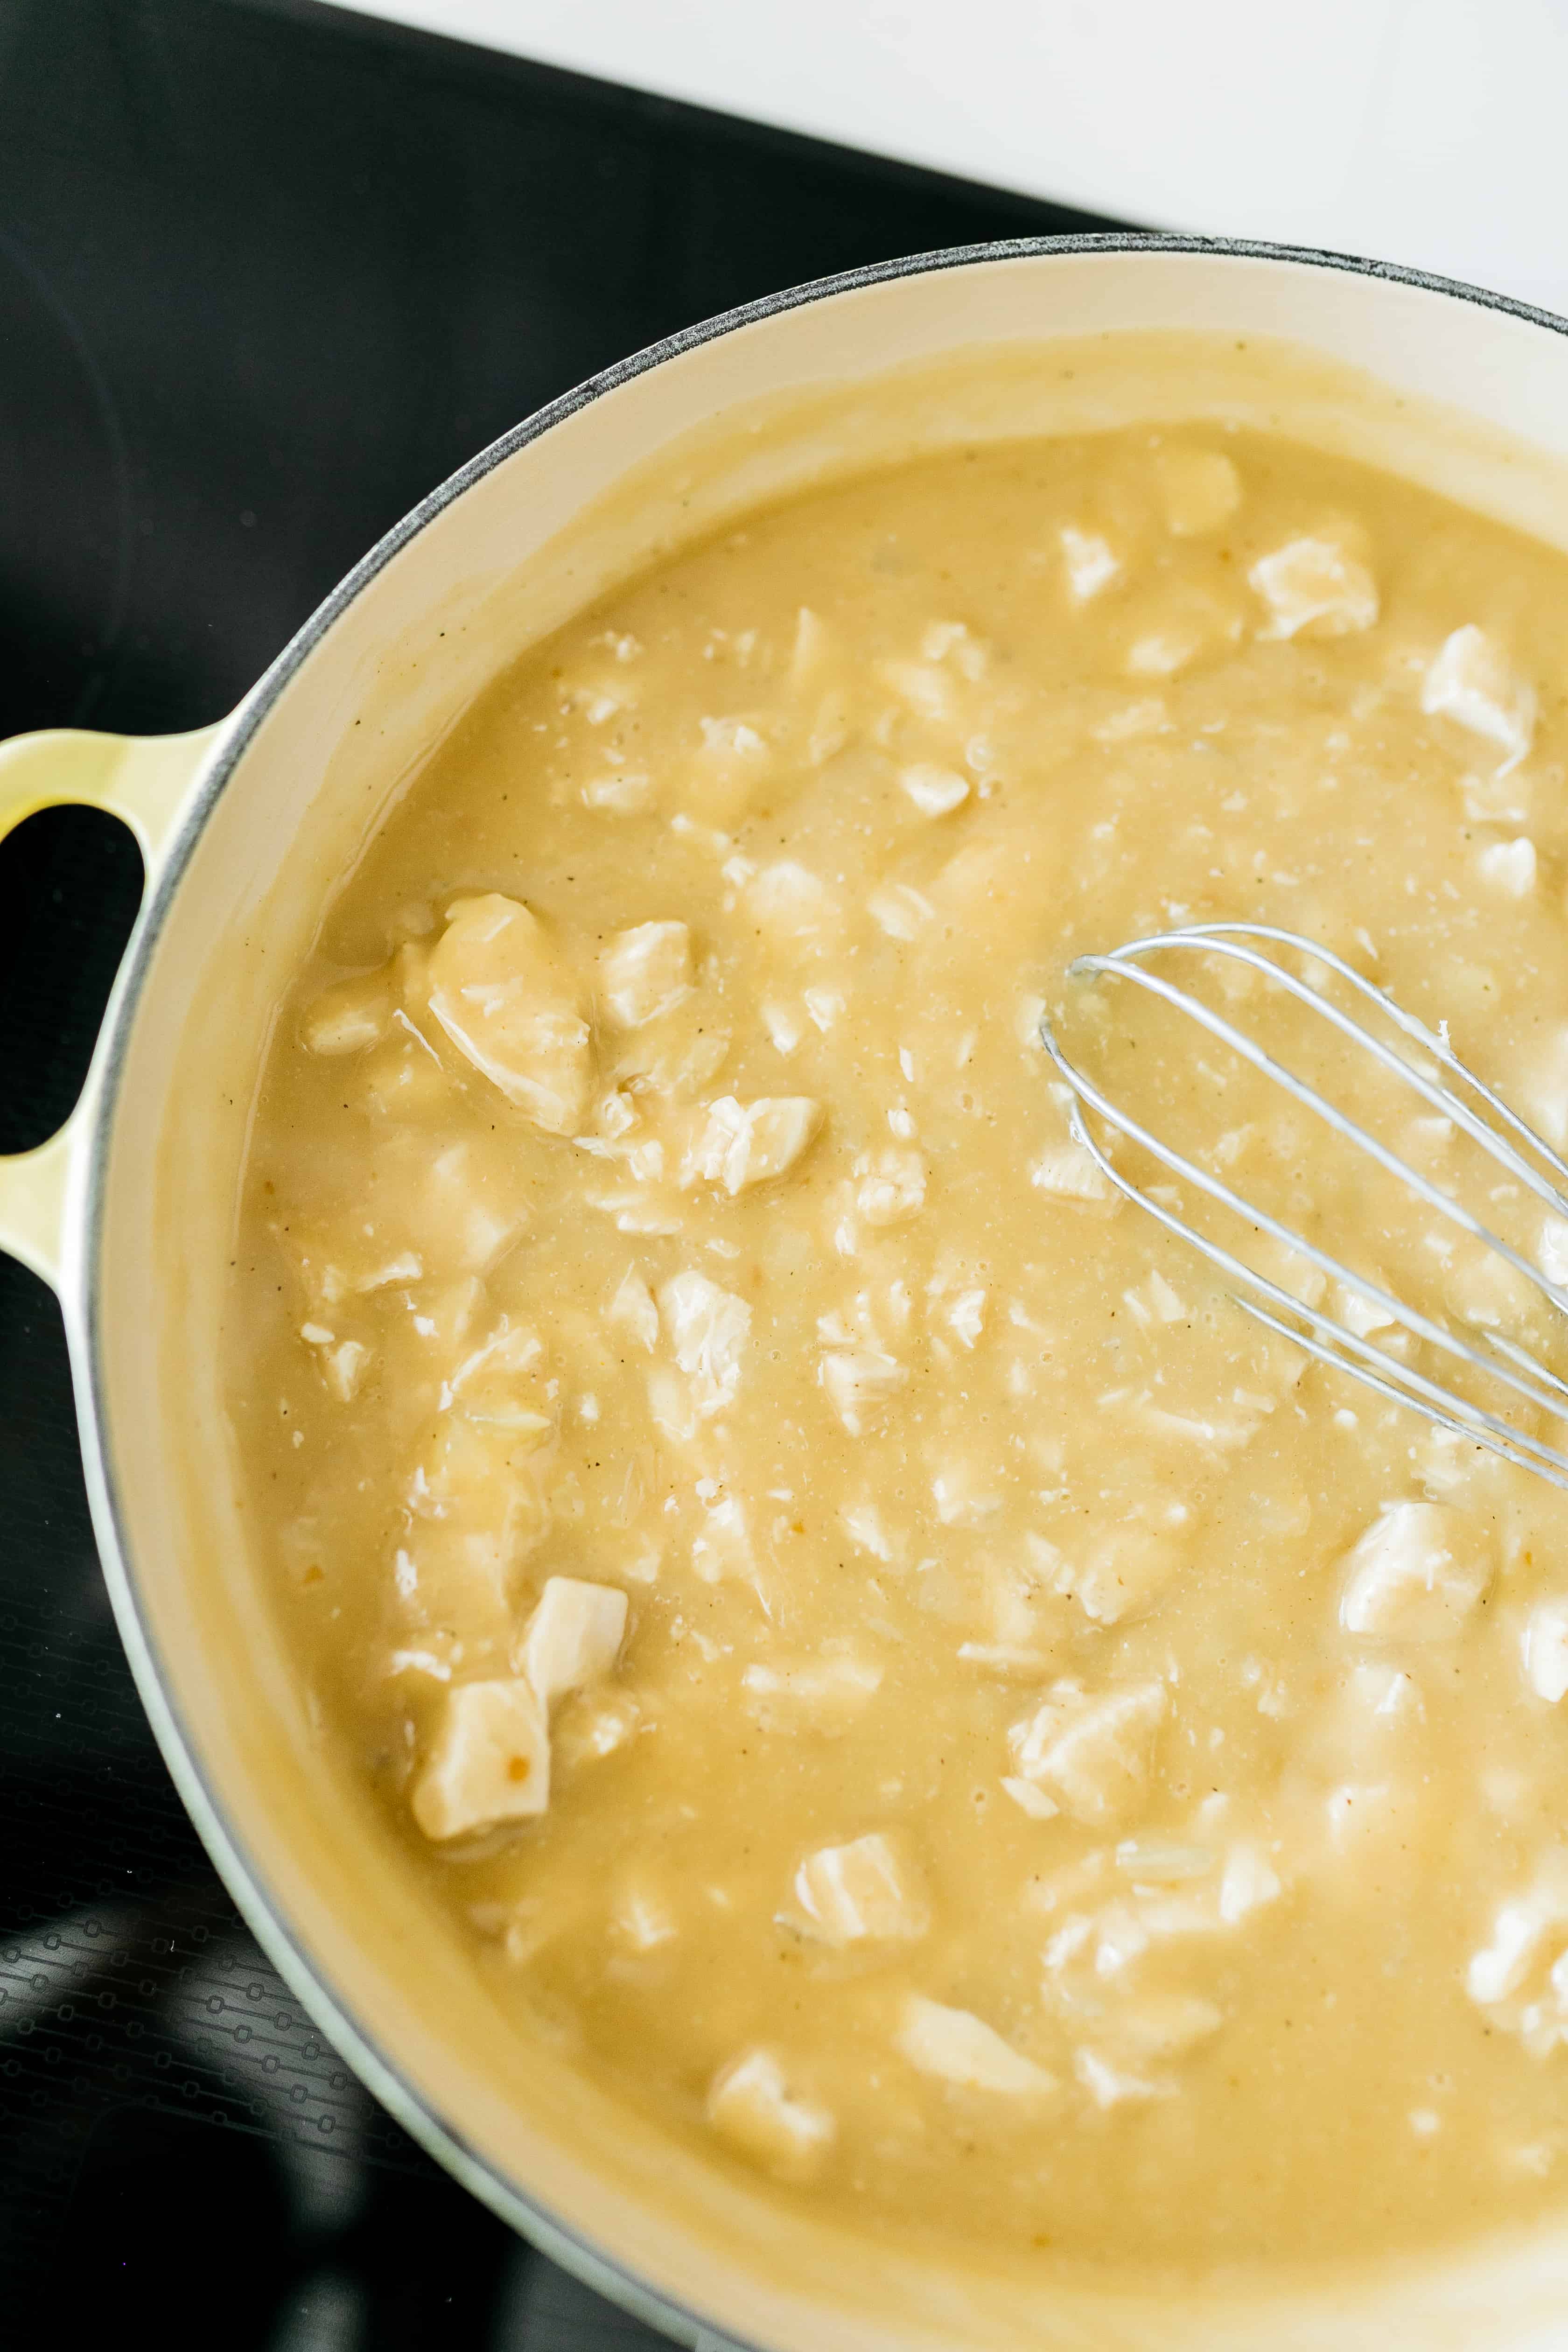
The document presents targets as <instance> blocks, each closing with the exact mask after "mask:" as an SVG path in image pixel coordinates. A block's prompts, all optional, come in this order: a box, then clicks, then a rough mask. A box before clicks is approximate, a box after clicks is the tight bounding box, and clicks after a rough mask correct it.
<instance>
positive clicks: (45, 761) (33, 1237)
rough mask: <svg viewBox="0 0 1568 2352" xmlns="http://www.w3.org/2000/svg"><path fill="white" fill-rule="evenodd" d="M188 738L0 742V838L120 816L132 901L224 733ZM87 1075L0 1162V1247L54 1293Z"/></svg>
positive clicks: (62, 734) (199, 732)
mask: <svg viewBox="0 0 1568 2352" xmlns="http://www.w3.org/2000/svg"><path fill="white" fill-rule="evenodd" d="M226 725H227V721H226V720H225V721H223V722H222V723H221V724H220V725H218V726H216V727H198V728H197V729H195V731H194V732H193V733H191V734H188V735H147V736H133V735H89V734H86V733H83V732H81V731H80V730H77V729H74V728H65V727H59V728H51V729H49V730H47V731H46V732H45V733H42V734H37V735H17V736H14V737H13V738H12V740H11V741H10V742H8V743H0V840H4V839H5V835H7V834H8V833H10V832H13V831H14V830H15V828H16V826H17V825H19V824H21V823H22V822H23V820H24V818H26V817H29V816H32V815H33V814H35V813H36V812H37V810H38V809H45V808H58V807H59V806H60V805H61V804H62V803H66V802H78V803H81V804H83V805H84V806H86V807H88V808H98V809H104V810H106V811H107V812H108V813H109V814H110V816H117V817H120V818H121V820H122V821H123V822H124V823H125V824H128V825H129V826H130V828H131V830H132V833H133V834H134V835H135V836H136V841H137V845H138V846H139V847H140V849H141V852H142V873H143V881H142V902H143V904H145V902H146V896H147V893H148V891H149V890H150V889H151V887H152V886H153V883H154V882H156V880H157V878H158V875H159V872H160V870H161V869H162V866H163V854H164V851H165V849H166V847H167V845H168V843H169V842H170V841H171V839H172V838H173V836H174V830H175V826H176V824H177V823H178V821H179V817H180V814H181V812H182V811H183V809H184V804H185V801H186V799H187V797H188V795H189V793H190V790H191V787H192V785H193V784H194V783H195V780H196V776H197V774H198V772H200V770H201V769H202V768H203V767H204V766H205V762H206V759H207V754H208V752H209V751H210V750H211V749H212V746H213V745H214V743H215V742H216V740H217V738H218V737H219V736H220V735H221V734H222V733H223V732H224V731H225V729H226ZM91 1084H92V1081H91V1078H90V1076H89V1080H88V1084H87V1086H86V1087H83V1089H82V1097H81V1100H80V1101H79V1102H78V1104H77V1107H76V1108H75V1109H74V1110H73V1111H72V1113H71V1115H70V1117H69V1118H68V1119H67V1121H66V1123H65V1125H64V1126H63V1127H62V1128H61V1129H60V1130H59V1132H58V1134H57V1135H52V1136H51V1137H50V1138H49V1140H48V1141H47V1143H43V1144H40V1145H39V1146H38V1148H37V1150H36V1151H18V1152H15V1153H12V1154H11V1155H10V1156H9V1157H5V1156H0V1250H6V1251H8V1252H9V1253H10V1255H12V1256H13V1257H16V1258H20V1259H21V1261H22V1263H23V1265H26V1266H30V1267H31V1268H32V1270H33V1272H34V1273H35V1274H37V1275H41V1276H43V1279H44V1280H45V1281H46V1282H47V1284H48V1285H49V1286H50V1287H51V1288H52V1289H56V1290H58V1288H59V1280H60V1244H61V1235H62V1230H63V1225H64V1211H65V1196H66V1184H67V1181H68V1175H69V1171H70V1162H71V1153H72V1149H73V1145H74V1141H75V1138H76V1136H77V1135H78V1133H79V1131H80V1128H81V1123H82V1117H83V1109H84V1106H85V1104H86V1101H87V1097H88V1095H89V1091H90V1089H91Z"/></svg>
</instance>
